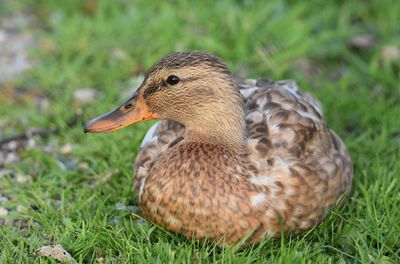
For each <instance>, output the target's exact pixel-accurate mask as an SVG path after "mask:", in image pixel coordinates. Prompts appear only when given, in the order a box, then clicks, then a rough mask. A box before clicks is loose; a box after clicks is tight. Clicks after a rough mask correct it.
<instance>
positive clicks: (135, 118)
mask: <svg viewBox="0 0 400 264" xmlns="http://www.w3.org/2000/svg"><path fill="white" fill-rule="evenodd" d="M157 117H158V116H157V114H156V113H154V112H151V111H150V110H149V108H148V106H147V105H146V103H145V102H144V100H143V99H142V98H141V96H140V95H139V94H138V93H137V92H136V93H135V94H134V95H133V96H132V97H131V98H129V99H128V100H127V101H126V102H125V103H123V104H122V105H121V106H120V107H118V108H116V109H115V110H113V111H111V112H109V113H106V114H104V115H101V116H99V117H96V118H94V119H92V120H90V121H89V122H87V123H86V125H85V127H84V129H83V130H84V131H85V133H88V132H89V133H104V132H111V131H115V130H118V129H121V128H123V127H126V126H129V125H131V124H135V123H139V122H142V121H145V120H151V119H156V118H157Z"/></svg>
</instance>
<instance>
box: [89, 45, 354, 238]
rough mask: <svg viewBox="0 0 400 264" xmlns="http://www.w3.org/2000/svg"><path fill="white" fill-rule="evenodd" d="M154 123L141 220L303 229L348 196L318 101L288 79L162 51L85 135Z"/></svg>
mask: <svg viewBox="0 0 400 264" xmlns="http://www.w3.org/2000/svg"><path fill="white" fill-rule="evenodd" d="M149 119H162V120H164V121H160V122H158V123H156V124H155V125H154V126H153V127H152V128H151V129H150V130H149V131H148V133H147V135H146V136H145V138H144V140H143V143H142V145H141V150H140V153H139V155H138V156H137V160H136V176H135V184H134V185H135V190H136V193H137V197H138V203H139V207H140V209H141V210H142V212H143V214H144V216H145V217H146V218H147V219H148V220H150V221H152V222H154V223H157V224H159V225H161V226H164V227H165V228H167V229H168V230H170V231H173V232H178V233H182V234H184V235H185V236H187V237H194V238H196V239H199V240H200V239H212V240H213V239H221V238H224V239H225V241H226V242H227V243H235V242H237V241H239V240H241V239H242V238H248V242H250V243H253V242H257V241H260V240H261V239H262V238H263V237H264V236H265V235H268V236H274V237H276V236H279V235H280V234H281V232H282V230H283V231H285V232H293V233H299V232H302V231H304V230H307V229H310V228H312V227H313V226H315V225H316V224H318V223H319V222H321V220H322V219H323V218H324V217H325V216H326V215H327V214H328V212H329V211H330V209H331V207H332V206H333V205H334V204H335V203H336V202H338V200H340V198H341V197H343V196H345V195H346V194H348V193H349V192H350V189H351V183H352V164H351V160H350V156H349V154H348V152H347V150H346V147H345V145H344V144H343V142H342V141H341V140H340V138H339V137H338V136H337V135H336V134H335V133H334V132H333V131H332V130H330V129H329V128H328V126H327V124H326V122H325V121H324V119H323V116H322V110H321V107H320V105H319V103H318V102H317V101H316V100H315V99H314V98H313V97H311V96H310V95H309V94H307V93H303V92H301V91H300V90H299V89H298V88H297V86H296V84H295V83H293V82H291V81H279V82H272V81H266V80H258V81H256V80H237V79H234V78H233V77H232V76H231V74H230V71H229V69H228V68H227V66H226V65H225V64H224V63H223V62H222V61H221V60H220V59H219V58H217V57H215V56H213V55H210V54H207V53H204V52H177V53H173V54H171V55H168V56H167V57H165V58H164V59H162V60H161V61H160V62H158V63H157V64H155V65H154V66H153V67H151V68H150V70H149V71H148V72H147V74H146V76H145V79H144V81H143V83H142V85H141V86H140V87H139V89H138V90H137V91H136V92H135V93H134V94H133V96H132V97H131V98H129V99H128V100H127V101H126V102H125V103H123V104H122V105H121V106H120V107H118V108H117V109H115V110H114V111H112V112H110V113H107V114H105V115H102V116H100V117H98V118H95V119H93V120H92V121H90V122H89V123H88V124H87V125H86V126H85V131H86V132H109V131H114V130H117V129H120V128H122V127H125V126H127V125H130V124H134V123H138V122H142V121H144V120H149Z"/></svg>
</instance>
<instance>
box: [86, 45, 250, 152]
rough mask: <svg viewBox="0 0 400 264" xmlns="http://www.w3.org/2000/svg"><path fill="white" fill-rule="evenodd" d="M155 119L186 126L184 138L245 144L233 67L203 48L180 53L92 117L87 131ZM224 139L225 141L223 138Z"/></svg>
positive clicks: (96, 131)
mask: <svg viewBox="0 0 400 264" xmlns="http://www.w3.org/2000/svg"><path fill="white" fill-rule="evenodd" d="M151 119H167V120H173V121H176V122H178V123H181V124H182V125H184V126H185V127H186V138H187V139H189V138H190V139H191V140H198V141H207V142H210V141H212V142H213V141H223V139H224V138H227V139H229V140H228V141H231V142H227V143H228V144H241V142H242V140H243V133H244V129H245V122H244V107H243V100H242V96H241V94H240V91H239V89H238V88H237V87H236V85H235V84H234V82H233V80H232V77H231V74H230V71H229V69H228V68H227V66H226V65H225V64H224V63H223V62H222V60H220V59H219V58H218V57H215V56H213V55H211V54H208V53H204V52H197V51H196V52H176V53H172V54H170V55H168V56H167V57H165V58H163V59H162V60H160V61H159V62H158V63H156V64H155V65H154V66H152V67H151V68H150V69H149V71H148V72H147V73H146V75H145V78H144V81H143V83H142V84H141V86H140V87H139V88H138V89H137V91H136V92H135V93H134V94H133V95H132V97H130V98H129V99H128V100H127V101H125V102H124V103H123V104H122V105H121V106H119V107H118V108H116V109H115V110H113V111H111V112H109V113H106V114H104V115H102V116H99V117H97V118H94V119H92V120H91V121H89V122H88V123H87V124H86V125H85V127H84V131H85V132H95V133H101V132H111V131H115V130H118V129H120V128H123V127H125V126H128V125H131V124H135V123H139V122H142V121H145V120H151ZM224 143H226V142H224Z"/></svg>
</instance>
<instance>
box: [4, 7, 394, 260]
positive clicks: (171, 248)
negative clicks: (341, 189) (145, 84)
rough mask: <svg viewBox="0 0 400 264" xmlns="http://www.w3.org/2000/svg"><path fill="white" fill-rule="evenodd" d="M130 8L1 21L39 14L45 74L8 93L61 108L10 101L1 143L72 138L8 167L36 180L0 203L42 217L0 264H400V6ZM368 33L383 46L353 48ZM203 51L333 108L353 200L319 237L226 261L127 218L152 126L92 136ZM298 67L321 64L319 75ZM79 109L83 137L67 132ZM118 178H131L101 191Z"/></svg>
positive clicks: (11, 188) (7, 182) (42, 11)
mask: <svg viewBox="0 0 400 264" xmlns="http://www.w3.org/2000/svg"><path fill="white" fill-rule="evenodd" d="M132 2H134V4H132V3H131V1H123V0H121V1H106V0H104V1H96V0H87V1H50V0H41V1H34V0H30V1H8V2H5V3H6V4H5V5H4V6H3V8H1V9H2V11H0V16H1V17H3V18H4V17H7V16H8V15H9V14H10V13H12V12H18V11H21V10H25V11H26V10H29V12H31V13H33V14H34V16H35V17H36V20H37V21H36V23H37V25H36V26H34V27H33V28H27V29H26V30H33V32H34V34H35V36H36V37H37V39H38V41H39V44H38V46H37V47H36V48H32V50H31V53H32V56H33V57H34V58H35V60H36V61H37V63H36V65H35V67H34V68H33V69H32V70H30V71H29V72H27V73H25V74H24V75H23V76H22V77H20V78H19V79H18V80H16V81H13V82H12V83H9V84H7V87H8V88H7V89H10V87H12V88H11V90H12V91H35V92H37V93H40V94H43V95H46V96H47V97H48V98H49V100H50V106H49V108H47V109H45V110H40V109H38V108H37V107H36V104H35V98H34V97H31V98H29V97H28V98H27V99H26V100H22V101H21V100H16V99H15V98H14V97H12V96H10V97H3V98H1V99H0V116H1V119H2V121H3V122H5V124H6V126H5V127H6V128H5V129H4V130H3V132H2V135H1V136H2V137H6V136H10V135H13V134H15V133H17V132H22V131H25V130H26V129H28V128H29V127H45V128H46V127H47V128H49V127H59V128H61V131H60V133H58V134H54V135H52V136H50V137H49V138H47V139H38V142H37V143H38V144H39V145H48V144H52V145H54V146H55V147H56V150H57V151H56V153H53V154H48V153H47V152H45V151H44V150H42V149H41V148H32V149H27V150H24V151H22V152H21V153H20V155H21V158H22V159H21V161H20V162H18V163H15V164H11V165H8V168H9V169H12V170H15V171H17V172H18V173H20V174H22V175H30V176H31V177H32V180H31V181H28V182H27V183H23V184H22V183H16V181H15V179H13V178H12V177H6V176H4V177H0V192H1V193H2V194H3V195H10V196H13V197H15V199H14V200H10V201H8V202H7V203H6V204H5V205H4V204H3V205H0V206H3V207H6V208H8V209H10V210H11V209H13V208H15V207H16V206H17V205H21V204H22V205H24V206H25V207H26V208H32V207H33V208H34V209H35V210H33V209H30V210H26V211H25V213H22V216H21V215H18V214H17V213H12V214H11V215H9V216H8V217H10V218H11V217H24V219H28V220H29V221H31V222H37V223H39V224H40V226H32V227H31V228H29V229H28V230H18V229H14V228H11V227H6V226H3V227H0V262H1V263H54V261H50V260H49V259H47V258H36V257H35V256H34V255H33V251H34V250H35V249H37V248H39V247H40V246H42V245H47V244H50V243H60V244H62V245H63V246H64V248H65V249H67V250H68V251H69V252H70V253H71V255H72V256H74V257H75V258H76V259H77V260H78V262H82V263H96V261H98V262H99V261H100V258H103V259H104V260H106V261H108V262H109V263H112V262H118V263H123V262H125V263H169V262H176V263H211V262H218V263H254V262H256V263H398V262H400V60H399V59H397V60H390V59H387V58H386V59H385V58H382V55H381V53H382V49H383V48H384V47H385V46H386V45H392V46H395V47H397V48H400V46H399V43H400V26H399V25H400V24H399V21H400V1H395V0H394V1H386V0H383V1H378V0H376V1H356V0H353V1H307V2H306V1H301V2H297V1H277V0H272V1H268V2H267V1H227V0H222V1H215V2H214V1H202V2H200V1H199V2H198V3H194V2H192V1H173V2H172V3H166V2H161V1H132ZM96 3H97V7H96ZM360 34H373V35H374V36H375V41H374V43H373V45H372V46H371V47H370V48H368V49H362V50H355V49H351V48H349V45H348V42H349V40H350V39H351V38H352V37H353V36H355V35H360ZM193 49H198V50H204V51H209V52H211V53H214V54H216V55H218V56H220V57H222V58H223V59H224V60H225V61H226V63H227V64H228V65H229V66H230V67H231V68H232V71H233V72H234V73H235V74H238V75H245V76H248V77H253V78H256V77H264V78H269V79H295V80H296V81H297V82H298V83H299V85H300V87H302V88H303V89H304V90H308V91H310V92H312V93H313V94H314V95H315V96H316V97H317V98H318V99H319V100H320V101H321V103H322V105H323V106H324V109H325V115H326V118H327V120H328V123H329V125H330V126H331V128H333V129H334V130H335V131H336V132H337V133H338V134H339V135H340V136H341V137H342V138H343V140H344V141H345V142H346V144H347V146H348V147H349V150H350V152H351V155H352V159H353V162H354V176H355V177H354V178H355V179H354V188H353V192H352V195H351V198H350V199H349V200H348V203H347V204H346V206H345V207H344V208H343V209H342V210H340V211H338V210H335V211H334V212H333V213H332V214H331V215H330V216H329V217H328V218H327V219H326V220H325V221H324V222H323V223H322V224H321V225H319V226H317V227H315V228H314V229H313V230H312V231H311V232H309V233H307V234H304V235H301V236H286V237H283V238H282V239H280V240H265V241H263V242H262V243H261V244H260V245H255V246H253V247H250V248H239V247H233V248H226V249H218V248H217V247H216V246H215V245H214V244H204V243H196V242H194V241H191V240H187V239H185V238H183V237H182V236H180V235H177V234H171V233H169V232H167V231H164V230H162V229H161V228H158V227H155V226H152V225H148V224H147V225H143V224H140V223H139V222H138V221H137V218H136V217H135V216H133V215H132V214H130V213H129V212H126V211H121V210H117V206H116V205H117V204H118V203H122V204H125V205H133V204H136V201H135V195H134V191H133V184H132V182H133V177H132V164H133V161H134V159H135V156H136V153H137V150H138V145H139V144H140V141H141V139H142V137H143V135H144V133H145V131H146V129H147V128H148V127H149V126H150V124H151V123H145V124H141V125H138V126H133V127H130V128H127V129H124V130H121V131H118V132H115V133H112V134H108V135H104V134H100V135H84V134H83V132H82V128H81V124H83V122H84V121H87V120H89V118H91V117H94V116H96V115H98V114H100V113H103V112H105V111H108V110H111V109H112V108H113V107H114V106H116V105H117V104H118V103H120V102H122V100H123V98H124V96H123V95H122V94H123V93H124V92H123V91H126V90H127V89H128V87H130V86H131V85H132V83H133V81H132V80H133V78H134V77H135V76H137V75H140V74H142V73H143V70H144V69H146V68H148V67H149V66H151V65H152V64H153V63H154V62H156V61H157V60H158V59H160V58H161V57H162V56H164V55H166V54H167V53H169V52H171V51H174V50H193ZM299 61H303V62H304V61H308V62H309V63H310V64H311V67H312V72H311V74H310V73H309V72H308V71H306V70H305V69H304V67H301V63H299ZM5 87H6V86H5V85H3V86H0V89H6V88H5ZM83 87H91V88H95V89H97V90H98V91H100V92H101V94H102V97H100V98H99V99H97V101H95V102H94V103H92V104H90V105H86V106H83V107H80V106H78V105H77V104H76V103H75V102H74V99H73V93H74V91H75V90H77V89H79V88H83ZM78 108H82V111H83V115H82V116H80V118H79V125H76V126H74V127H72V128H69V127H68V126H66V123H67V122H68V120H70V119H71V118H73V116H74V115H75V114H76V111H77V109H78ZM66 143H71V144H72V145H73V146H74V148H73V150H72V153H71V154H62V153H61V151H60V148H61V146H63V145H64V144H66ZM82 163H86V164H87V165H88V167H89V168H87V169H84V168H81V167H82V166H81V167H79V164H82ZM79 168H81V169H79ZM112 169H118V170H119V171H118V172H117V173H114V175H113V176H112V177H111V178H110V179H109V180H108V181H107V182H101V180H100V179H102V178H103V176H104V175H105V174H106V173H108V172H110V171H111V170H112ZM96 179H97V180H98V181H96ZM93 182H98V184H93Z"/></svg>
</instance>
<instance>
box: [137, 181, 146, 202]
mask: <svg viewBox="0 0 400 264" xmlns="http://www.w3.org/2000/svg"><path fill="white" fill-rule="evenodd" d="M145 183H146V178H143V179H142V180H141V181H140V186H139V197H141V196H142V195H143V192H144V184H145Z"/></svg>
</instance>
